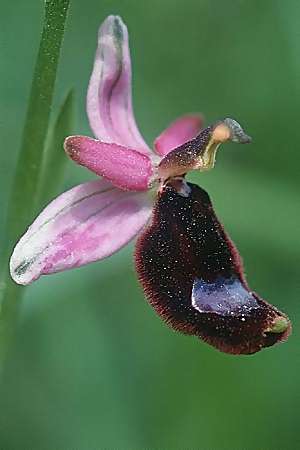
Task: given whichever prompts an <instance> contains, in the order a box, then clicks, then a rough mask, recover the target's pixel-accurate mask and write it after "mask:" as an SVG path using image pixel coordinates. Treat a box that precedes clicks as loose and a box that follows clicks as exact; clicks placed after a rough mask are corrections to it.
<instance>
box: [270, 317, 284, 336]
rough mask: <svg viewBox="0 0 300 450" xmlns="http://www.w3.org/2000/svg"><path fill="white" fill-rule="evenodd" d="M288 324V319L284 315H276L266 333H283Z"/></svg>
mask: <svg viewBox="0 0 300 450" xmlns="http://www.w3.org/2000/svg"><path fill="white" fill-rule="evenodd" d="M288 326H289V321H288V319H286V318H285V317H278V318H277V319H275V320H274V322H273V324H272V326H271V327H270V328H268V330H267V332H268V333H283V332H284V331H285V330H286V329H287V328H288Z"/></svg>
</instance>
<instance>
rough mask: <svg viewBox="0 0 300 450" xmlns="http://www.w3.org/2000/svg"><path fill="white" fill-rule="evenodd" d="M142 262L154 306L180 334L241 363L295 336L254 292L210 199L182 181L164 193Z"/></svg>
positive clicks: (145, 237)
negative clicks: (240, 357) (238, 358)
mask: <svg viewBox="0 0 300 450" xmlns="http://www.w3.org/2000/svg"><path fill="white" fill-rule="evenodd" d="M187 188H188V189H189V190H190V192H189V190H188V189H187ZM135 260H136V269H137V273H138V278H139V280H140V282H141V284H142V286H143V288H144V292H145V295H146V297H147V298H148V301H149V302H150V304H151V305H152V306H153V308H154V309H155V310H156V312H157V313H158V314H159V315H160V316H161V318H162V319H163V320H164V321H165V322H166V323H167V324H168V325H169V326H170V327H172V328H173V329H175V330H176V331H180V332H182V333H184V334H189V335H194V336H196V337H198V338H200V339H202V340H204V341H205V342H207V343H208V344H210V345H212V346H214V347H215V348H217V349H218V350H220V351H222V352H225V353H230V354H235V355H241V354H253V353H256V352H258V351H260V350H262V349H263V348H265V347H270V346H272V345H274V344H276V343H279V342H283V341H285V340H286V339H287V338H288V336H289V334H290V333H291V324H290V322H289V320H288V318H287V316H286V315H285V314H284V313H282V312H280V311H279V310H278V309H277V308H275V307H274V306H273V305H271V304H269V303H267V302H266V301H265V300H263V299H262V298H261V297H259V296H258V295H257V294H256V293H255V292H253V291H251V290H250V288H249V286H248V284H247V282H246V280H245V276H244V272H243V268H242V262H241V258H240V255H239V253H238V251H237V249H236V248H235V246H234V244H233V242H232V241H231V239H230V238H229V237H228V236H227V234H226V233H225V231H224V228H223V226H222V225H221V223H220V222H219V221H218V219H217V217H216V215H215V213H214V211H213V206H212V204H211V201H210V199H209V196H208V195H207V193H206V192H205V191H204V190H203V189H201V188H200V187H199V186H196V185H194V184H192V183H187V182H186V181H185V180H184V179H183V178H180V177H177V178H172V179H170V180H168V181H167V182H166V183H165V184H164V186H163V187H162V188H161V189H160V191H159V196H158V198H157V201H156V203H155V205H154V210H153V214H152V219H151V221H150V222H149V223H148V225H147V227H146V228H144V230H143V232H142V234H141V235H140V236H139V238H138V241H137V245H136V251H135Z"/></svg>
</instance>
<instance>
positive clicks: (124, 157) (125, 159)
mask: <svg viewBox="0 0 300 450" xmlns="http://www.w3.org/2000/svg"><path fill="white" fill-rule="evenodd" d="M64 145H65V150H66V152H67V154H68V155H69V156H70V158H72V159H73V161H75V162H76V163H77V164H80V165H81V166H85V167H87V168H88V169H90V170H91V171H92V172H94V173H96V174H97V175H100V176H103V177H104V178H106V179H107V180H109V181H111V182H112V183H113V185H114V186H116V187H119V188H120V189H125V190H130V191H146V190H147V189H149V185H150V181H151V177H152V172H153V170H152V163H151V160H150V158H149V157H148V156H146V155H144V154H142V153H139V152H138V151H136V150H133V149H131V148H127V147H122V146H121V145H117V144H108V143H105V142H100V141H97V140H96V139H92V138H89V137H86V136H70V137H68V138H67V139H66V140H65V144H64Z"/></svg>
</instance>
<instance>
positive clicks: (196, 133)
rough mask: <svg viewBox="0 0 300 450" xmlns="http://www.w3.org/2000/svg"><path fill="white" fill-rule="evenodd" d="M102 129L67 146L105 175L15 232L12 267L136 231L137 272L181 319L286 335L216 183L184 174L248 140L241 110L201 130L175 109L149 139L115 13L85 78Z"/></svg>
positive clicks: (121, 242) (184, 326) (242, 335)
mask: <svg viewBox="0 0 300 450" xmlns="http://www.w3.org/2000/svg"><path fill="white" fill-rule="evenodd" d="M87 115H88V119H89V123H90V126H91V129H92V131H93V133H94V136H95V138H90V137H86V136H70V137H68V138H67V139H66V140H65V144H64V147H65V150H66V153H67V154H68V156H69V157H70V158H71V159H72V160H73V161H75V162H76V163H77V164H80V165H82V166H84V167H86V168H87V169H89V170H91V171H92V172H93V173H95V174H96V175H97V176H100V177H101V178H99V179H97V180H95V181H91V182H87V183H84V184H81V185H79V186H76V187H74V188H73V189H71V190H69V191H67V192H65V193H63V194H62V195H60V196H59V197H58V198H56V199H55V200H53V201H52V202H51V203H50V204H49V205H48V206H47V207H46V208H45V209H44V210H43V211H42V213H41V214H40V215H39V216H38V217H37V218H36V220H35V221H34V222H33V224H32V225H31V226H30V227H29V228H28V230H27V232H26V233H25V234H24V236H23V237H21V239H20V241H19V242H18V243H17V245H16V247H15V249H14V252H13V255H12V257H11V262H10V268H11V275H12V278H13V279H14V280H15V281H16V282H17V283H19V284H23V285H26V284H28V283H31V282H32V281H34V280H36V279H37V278H39V277H40V276H41V275H44V274H51V273H55V272H59V271H63V270H66V269H70V268H73V267H79V266H82V265H84V264H87V263H90V262H93V261H97V260H101V259H103V258H106V257H108V256H110V255H112V254H113V253H115V252H116V251H118V250H119V249H120V248H122V247H123V246H125V245H126V244H127V243H128V242H129V241H131V240H133V239H134V238H135V237H137V236H138V241H137V245H136V251H135V260H136V269H137V273H138V277H139V279H140V281H141V284H142V286H143V288H144V291H145V295H146V296H147V298H148V300H149V302H150V303H151V305H152V306H153V307H154V308H155V309H156V311H157V312H158V314H159V315H160V316H161V317H162V318H163V319H164V320H165V321H166V322H167V323H168V324H169V325H170V326H171V327H173V328H174V329H175V330H179V331H181V332H183V333H186V334H192V335H196V336H198V337H200V338H201V339H203V340H205V341H207V342H208V343H210V344H211V345H213V346H215V347H216V348H218V349H219V350H222V351H224V352H228V353H237V354H239V353H246V354H247V353H254V352H256V351H259V350H260V349H261V348H263V347H266V346H270V345H273V344H274V343H275V342H279V341H282V340H285V339H286V338H287V336H288V334H289V332H290V323H289V320H288V318H287V317H286V316H285V315H284V314H283V313H281V312H280V311H278V310H277V309H276V308H274V307H273V306H271V305H269V304H268V303H267V302H265V301H264V300H262V299H261V298H260V297H259V296H258V295H257V294H255V293H253V292H251V291H250V289H249V287H248V285H247V283H246V280H245V276H244V274H243V269H242V264H241V258H240V256H239V254H238V251H237V249H236V248H235V246H234V244H233V243H232V241H231V240H230V239H229V237H228V236H227V234H226V233H225V231H224V229H223V227H222V225H221V224H220V222H219V221H218V219H217V217H216V216H215V213H214V211H213V207H212V204H211V201H210V199H209V197H208V195H207V193H206V192H205V191H204V190H203V189H201V188H199V187H198V186H196V185H193V184H191V183H188V182H186V180H185V175H186V173H188V172H189V171H190V170H200V171H203V170H208V169H211V168H212V167H213V166H214V162H215V154H216V150H217V148H218V147H219V145H220V144H221V143H223V142H226V141H228V140H231V141H233V142H238V143H248V142H250V138H249V136H247V135H246V134H245V132H244V131H243V129H242V128H241V126H240V125H239V124H238V123H237V122H236V121H235V120H233V119H229V118H226V119H223V120H219V121H217V122H215V123H214V124H213V125H211V126H209V127H207V128H205V129H202V130H201V128H202V118H201V116H200V115H196V114H189V115H186V116H183V117H181V118H179V119H177V120H176V121H175V122H173V123H172V124H171V125H170V126H169V127H168V128H167V129H166V130H165V131H163V132H162V133H161V134H160V135H159V137H158V138H157V139H156V140H155V142H154V148H153V150H151V149H150V148H149V147H148V145H147V144H146V142H145V141H144V139H143V137H142V136H141V134H140V132H139V130H138V127H137V125H136V122H135V118H134V114H133V109H132V99H131V61H130V54H129V45H128V33H127V28H126V26H125V25H124V23H123V22H122V20H121V19H120V18H119V17H117V16H109V17H108V18H107V19H106V20H105V21H104V23H103V24H102V26H101V27H100V29H99V36H98V48H97V51H96V57H95V62H94V67H93V71H92V75H91V79H90V83H89V87H88V94H87Z"/></svg>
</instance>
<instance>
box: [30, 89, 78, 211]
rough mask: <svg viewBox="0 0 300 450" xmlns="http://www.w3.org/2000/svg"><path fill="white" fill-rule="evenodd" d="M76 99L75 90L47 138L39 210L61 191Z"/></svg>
mask: <svg viewBox="0 0 300 450" xmlns="http://www.w3.org/2000/svg"><path fill="white" fill-rule="evenodd" d="M74 98H75V96H74V90H73V89H71V90H70V91H69V93H68V94H67V96H66V98H65V100H64V102H63V104H62V105H61V108H60V111H59V113H58V115H57V118H56V121H55V123H54V126H53V127H51V129H50V130H49V133H48V136H47V142H46V150H45V157H44V159H43V166H42V168H41V176H40V183H39V187H38V193H39V198H38V200H37V208H38V209H40V207H41V206H45V205H46V204H47V203H48V202H49V201H50V200H51V199H52V198H53V197H55V196H56V195H58V194H59V193H60V191H61V185H62V181H63V177H64V172H65V166H66V162H67V161H68V158H67V156H66V154H65V152H64V148H63V142H64V140H65V138H66V136H70V135H71V134H72V133H73V128H74V115H75V114H74Z"/></svg>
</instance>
